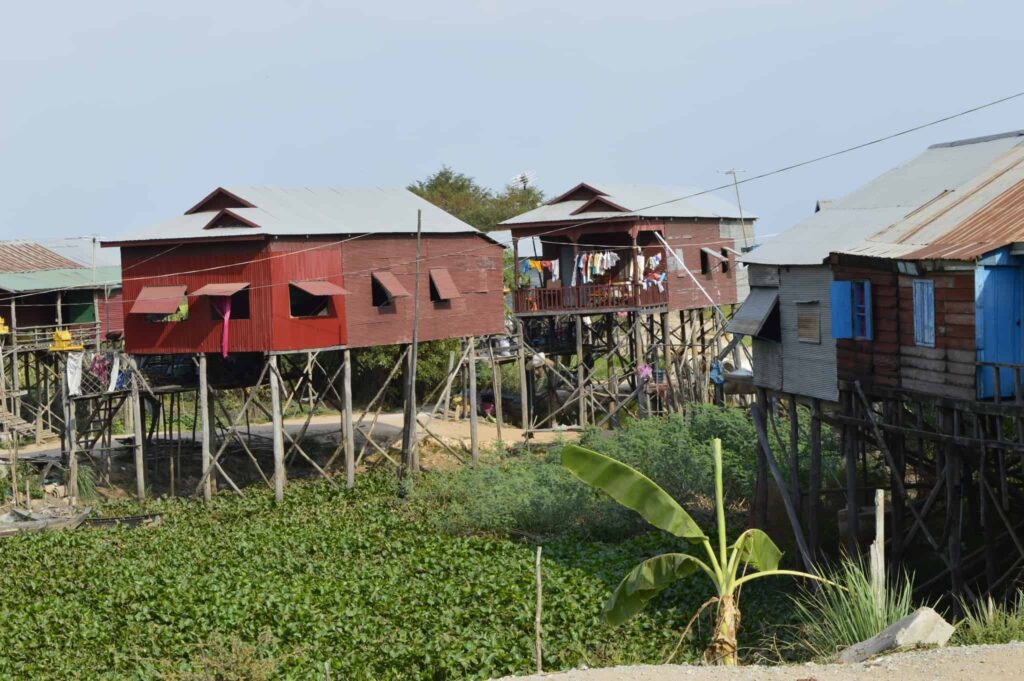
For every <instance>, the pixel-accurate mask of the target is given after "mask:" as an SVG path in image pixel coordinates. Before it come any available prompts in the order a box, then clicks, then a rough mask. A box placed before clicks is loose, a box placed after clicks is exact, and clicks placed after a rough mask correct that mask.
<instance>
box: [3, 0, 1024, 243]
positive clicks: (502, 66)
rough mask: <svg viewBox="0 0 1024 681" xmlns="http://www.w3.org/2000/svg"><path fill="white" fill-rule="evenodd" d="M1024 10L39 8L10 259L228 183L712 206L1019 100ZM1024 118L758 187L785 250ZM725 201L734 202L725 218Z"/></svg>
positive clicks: (22, 33) (902, 144)
mask: <svg viewBox="0 0 1024 681" xmlns="http://www.w3.org/2000/svg"><path fill="white" fill-rule="evenodd" d="M1022 25H1024V3H1021V2H1009V1H1007V2H936V1H931V2H891V1H890V2H874V1H861V2H841V3H839V2H822V1H818V2H755V1H750V2H742V1H735V0H717V1H714V2H687V1H685V0H674V1H671V2H649V3H645V2H622V1H621V0H620V1H617V2H604V1H599V0H588V1H587V2H576V1H575V0H560V1H558V2H549V3H540V2H535V1H534V0H520V1H518V2H497V1H492V2H462V3H455V2H444V1H443V0H434V1H432V2H423V1H422V0H421V1H419V2H405V1H403V2H387V1H383V2H381V1H378V2H372V1H369V2H361V3H332V2H312V1H293V2H273V3H271V2H259V1H257V0H248V1H246V2H234V1H232V2H215V1H211V0H206V1H203V2H192V1H183V0H176V1H175V2H160V3H150V2H146V3H143V2H138V1H137V0H135V1H131V2H128V1H124V2H113V1H110V2H106V1H103V0H94V1H93V2H70V1H69V2H33V3H10V4H9V5H8V6H5V7H4V11H3V19H2V21H0V84H2V87H0V236H2V237H4V238H50V237H62V236H71V235H84V234H98V235H102V236H115V235H117V234H119V233H122V232H126V231H129V230H132V229H135V228H138V227H142V226H145V225H148V224H150V223H153V222H157V221H161V220H163V219H166V218H168V217H171V216H173V215H177V214H180V213H182V212H183V211H184V210H185V209H187V208H188V207H189V206H190V205H192V204H193V203H195V202H196V201H197V200H198V199H199V198H201V197H202V196H203V195H205V194H206V193H207V192H209V191H210V190H211V189H213V188H214V187H216V186H217V185H230V184H253V183H258V184H281V185H319V186H324V185H337V186H344V185H405V184H407V183H409V182H410V181H412V180H416V179H419V178H422V177H424V176H426V175H428V174H429V173H431V172H432V171H434V170H436V169H437V168H438V167H439V166H440V165H441V164H448V165H451V166H452V167H454V168H455V169H457V170H460V171H462V172H465V173H468V174H470V175H473V176H475V177H476V178H477V179H478V180H480V181H481V182H483V183H485V184H487V185H490V186H495V187H500V186H503V185H504V184H505V183H506V182H507V181H508V180H509V178H511V177H512V176H513V175H515V174H516V173H518V172H521V171H524V170H531V171H534V172H535V173H536V177H537V181H538V184H539V185H540V187H541V188H542V189H544V190H545V191H546V192H548V194H555V193H559V192H561V191H563V190H564V189H566V188H568V187H569V186H571V185H573V184H575V183H576V182H578V181H580V180H591V181H598V182H599V181H601V180H604V181H608V182H616V183H652V184H663V185H684V186H696V187H709V186H713V185H717V184H720V183H721V182H722V180H723V176H722V175H720V174H718V172H717V171H720V170H724V169H727V168H730V167H736V168H740V169H744V170H746V171H749V172H750V173H756V172H761V171H764V170H769V169H771V168H775V167H778V166H782V165H785V164H787V163H790V162H794V161H799V160H802V159H804V158H807V157H811V156H815V155H818V154H821V153H825V152H828V151H832V150H835V149H838V148H841V147H844V146H848V145H851V144H856V143H858V142H862V141H865V140H868V139H871V138H873V137H876V136H880V135H883V134H887V133H890V132H894V131H897V130H900V129H903V128H906V127H910V126H912V125H915V124H918V123H921V122H924V121H927V120H931V119H934V118H938V117H940V116H942V115H945V114H949V113H954V112H956V111H960V110H962V109H965V108H968V107H970V106H972V105H975V104H978V103H981V102H985V101H988V100H992V99H996V98H998V97H1000V96H1003V95H1006V94H1010V93H1012V92H1015V91H1018V90H1024V76H1022V75H1020V68H1019V67H1020V63H1021V59H1022V48H1024V42H1022V40H1021V26H1022ZM1017 128H1024V99H1019V100H1015V101H1014V102H1011V103H1008V104H1004V105H1001V106H999V107H996V108H994V109H991V110H988V111H985V112H982V113H978V114H973V115H971V116H968V117H964V118H961V119H959V120H957V121H954V122H951V123H946V124H943V125H941V126H937V127H935V128H932V129H929V130H926V131H923V132H919V133H916V134H913V135H910V136H907V137H904V138H901V139H899V140H897V141H894V142H889V143H886V144H884V145H880V146H877V147H874V148H871V149H868V150H865V151H860V152H856V153H854V154H851V155H848V156H845V157H842V158H839V159H835V160H831V161H827V162H824V163H821V164H817V165H815V166H812V167H810V168H805V169H801V170H798V171H794V172H791V173H787V174H785V175H782V176H779V177H776V178H772V179H770V180H765V181H762V182H756V183H751V184H749V185H746V186H745V187H744V188H743V200H744V204H745V208H748V209H750V210H753V211H756V212H757V213H758V214H759V215H760V216H761V218H762V220H761V224H760V228H759V232H760V233H761V234H767V233H772V232H775V231H778V230H779V229H783V228H785V227H787V226H789V225H791V224H793V223H794V222H795V221H797V220H798V219H800V218H801V217H803V216H804V215H806V214H807V213H809V212H810V210H811V209H812V208H813V205H814V201H815V200H816V199H818V198H830V197H836V196H840V195H842V194H844V193H846V192H848V191H850V190H852V189H853V188H855V187H856V186H857V185H859V184H861V183H863V182H864V181H866V180H868V179H870V178H871V177H873V176H875V175H877V174H878V173H880V172H882V171H884V170H886V169H888V168H889V167H891V166H893V165H895V164H897V163H899V162H901V161H902V160H904V159H906V158H909V157H910V156H912V155H914V154H916V153H917V152H919V151H920V150H922V149H923V148H924V147H925V146H927V145H928V144H930V143H933V142H939V141H946V140H950V139H958V138H962V137H971V136H977V135H984V134H990V133H995V132H1003V131H1007V130H1012V129H1017ZM725 197H726V198H731V195H730V194H726V195H725Z"/></svg>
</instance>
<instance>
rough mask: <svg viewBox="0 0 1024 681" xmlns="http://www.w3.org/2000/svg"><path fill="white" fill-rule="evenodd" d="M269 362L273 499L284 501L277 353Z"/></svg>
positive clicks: (282, 445)
mask: <svg viewBox="0 0 1024 681" xmlns="http://www.w3.org/2000/svg"><path fill="white" fill-rule="evenodd" d="M267 362H268V363H269V364H270V418H271V424H272V426H273V429H274V432H273V436H274V499H275V500H276V501H277V502H278V503H280V502H281V501H284V481H285V470H284V432H283V431H284V423H283V421H282V418H281V377H280V376H279V375H278V373H277V355H270V357H268V358H267Z"/></svg>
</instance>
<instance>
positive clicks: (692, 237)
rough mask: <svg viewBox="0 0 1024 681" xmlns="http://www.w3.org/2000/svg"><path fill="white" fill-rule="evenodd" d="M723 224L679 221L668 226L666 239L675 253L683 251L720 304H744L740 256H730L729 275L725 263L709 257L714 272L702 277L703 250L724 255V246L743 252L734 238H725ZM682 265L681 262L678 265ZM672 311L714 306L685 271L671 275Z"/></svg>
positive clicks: (687, 261) (701, 283)
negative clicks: (739, 278) (738, 286)
mask: <svg viewBox="0 0 1024 681" xmlns="http://www.w3.org/2000/svg"><path fill="white" fill-rule="evenodd" d="M720 229H721V228H720V227H719V223H718V221H717V220H715V221H707V220H705V221H701V222H693V221H687V222H682V221H677V222H667V223H665V240H666V241H667V242H668V243H669V246H671V247H672V250H678V249H682V251H683V262H685V263H686V268H687V269H688V270H690V272H692V273H693V276H694V277H696V278H697V281H699V282H700V285H701V286H703V287H704V290H705V291H707V293H708V295H709V296H710V297H711V298H712V299H713V300H714V302H715V304H717V305H726V304H734V303H738V302H740V301H739V299H738V295H737V292H736V256H735V255H733V254H731V253H730V254H729V267H728V272H723V271H722V269H723V268H722V262H721V261H720V260H716V259H715V258H711V257H710V256H709V264H710V266H711V271H710V272H708V273H707V274H702V273H701V270H700V252H701V250H700V249H701V248H705V247H706V248H710V249H712V250H713V251H715V252H716V253H720V252H721V250H722V247H723V246H728V247H729V248H732V249H734V250H737V251H738V250H740V246H739V245H738V244H736V243H735V240H734V239H728V238H722V237H721V231H720ZM677 264H678V263H677ZM668 283H669V309H670V310H694V309H699V308H704V307H710V305H711V302H710V301H709V300H708V296H707V295H704V293H703V292H702V291H701V290H700V287H698V286H697V284H695V283H694V281H693V277H690V275H689V274H687V273H686V271H685V270H683V269H682V268H679V267H676V268H675V271H672V272H669V273H668Z"/></svg>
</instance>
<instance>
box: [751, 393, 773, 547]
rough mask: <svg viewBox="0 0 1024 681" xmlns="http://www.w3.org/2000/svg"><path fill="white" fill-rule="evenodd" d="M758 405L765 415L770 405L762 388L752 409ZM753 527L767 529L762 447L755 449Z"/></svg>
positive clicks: (766, 479) (765, 472) (765, 462)
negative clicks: (755, 477)
mask: <svg viewBox="0 0 1024 681" xmlns="http://www.w3.org/2000/svg"><path fill="white" fill-rule="evenodd" d="M758 405H760V410H761V413H762V414H767V413H768V409H770V408H771V407H770V405H769V403H768V393H767V391H766V390H765V389H764V388H758V389H757V400H756V401H755V402H754V405H753V407H752V409H753V408H757V407H758ZM754 527H757V528H759V529H762V530H767V529H768V458H767V455H766V454H765V452H764V449H763V448H762V447H758V448H757V481H756V483H755V485H754Z"/></svg>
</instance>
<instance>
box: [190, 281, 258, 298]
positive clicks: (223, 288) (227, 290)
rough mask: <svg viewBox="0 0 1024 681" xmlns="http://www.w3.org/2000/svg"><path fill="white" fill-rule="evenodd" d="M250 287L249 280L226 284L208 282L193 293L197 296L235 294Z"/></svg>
mask: <svg viewBox="0 0 1024 681" xmlns="http://www.w3.org/2000/svg"><path fill="white" fill-rule="evenodd" d="M245 288H249V282H247V281H236V282H231V283H226V284H207V285H206V286H202V287H200V288H199V290H198V291H196V292H195V293H193V294H192V295H196V296H233V295H235V294H236V293H238V292H239V291H241V290H242V289H245Z"/></svg>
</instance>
